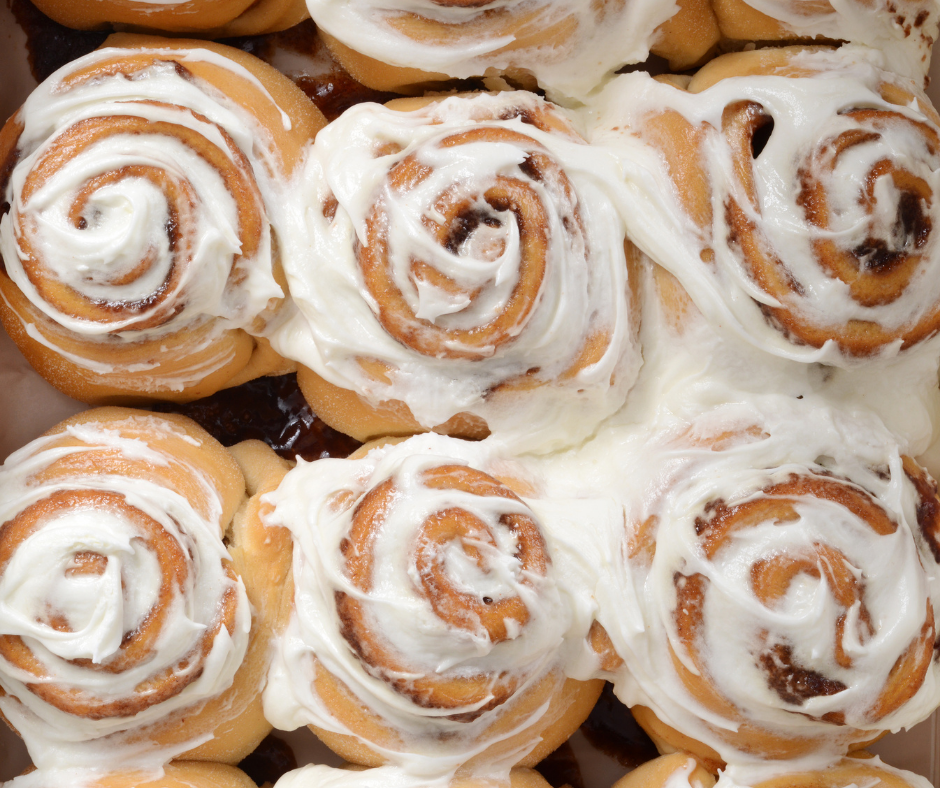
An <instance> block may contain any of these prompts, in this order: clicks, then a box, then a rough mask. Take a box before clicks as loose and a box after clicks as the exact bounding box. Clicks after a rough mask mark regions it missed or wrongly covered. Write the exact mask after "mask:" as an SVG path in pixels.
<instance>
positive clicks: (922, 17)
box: [745, 0, 940, 79]
mask: <svg viewBox="0 0 940 788" xmlns="http://www.w3.org/2000/svg"><path fill="white" fill-rule="evenodd" d="M745 1H746V3H747V5H749V6H751V7H752V8H754V9H755V10H757V11H760V12H761V13H763V14H766V15H767V16H769V17H771V18H772V19H776V20H778V21H780V22H782V23H783V24H784V25H785V26H786V28H787V29H788V30H791V31H793V32H794V33H796V34H797V35H799V36H802V37H806V38H816V37H820V38H826V39H830V40H832V41H851V42H852V43H854V44H864V45H866V46H869V47H871V48H872V49H877V50H879V51H881V52H883V53H884V54H885V57H886V60H887V63H888V67H889V69H890V70H891V71H895V72H897V73H899V74H905V75H907V76H909V77H911V78H912V79H921V78H923V77H925V76H926V74H927V70H928V68H929V66H930V50H931V47H932V46H933V42H934V41H936V40H937V26H938V23H940V9H938V7H937V3H936V2H935V0H902V1H901V2H882V1H879V2H874V3H872V2H860V1H859V0H828V1H827V2H824V3H805V2H801V0H745Z"/></svg>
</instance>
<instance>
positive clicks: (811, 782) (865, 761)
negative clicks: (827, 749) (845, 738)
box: [717, 753, 931, 788]
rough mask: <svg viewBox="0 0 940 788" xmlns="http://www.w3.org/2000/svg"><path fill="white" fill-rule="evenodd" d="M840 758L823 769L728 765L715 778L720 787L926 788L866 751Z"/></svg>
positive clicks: (926, 782)
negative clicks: (784, 768) (783, 768)
mask: <svg viewBox="0 0 940 788" xmlns="http://www.w3.org/2000/svg"><path fill="white" fill-rule="evenodd" d="M857 755H859V756H862V757H852V758H843V759H842V760H841V761H838V762H837V763H835V764H832V765H830V766H828V767H827V768H826V769H818V770H807V771H802V770H800V771H782V770H780V769H779V768H775V767H774V766H765V767H756V768H750V769H742V768H736V767H733V766H732V767H730V768H728V769H727V770H726V771H725V772H724V773H723V774H722V775H721V777H720V778H719V780H718V783H717V785H719V786H721V788H741V787H742V786H748V788H810V787H811V786H812V788H849V786H853V785H855V786H859V785H869V786H871V787H872V788H929V786H930V785H931V783H930V781H929V780H927V779H926V778H924V777H921V776H920V775H917V774H914V773H913V772H909V771H906V770H904V769H895V768H894V767H892V766H889V765H888V764H886V763H883V762H882V761H881V759H880V758H877V757H871V756H870V755H869V754H868V753H858V754H857Z"/></svg>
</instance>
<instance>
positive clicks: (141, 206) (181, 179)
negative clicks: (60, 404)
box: [0, 49, 293, 390]
mask: <svg viewBox="0 0 940 788" xmlns="http://www.w3.org/2000/svg"><path fill="white" fill-rule="evenodd" d="M122 51H123V50H117V49H105V50H99V51H96V52H93V53H91V54H90V55H87V56H85V57H84V58H81V59H80V60H78V61H75V62H74V63H72V64H69V66H67V67H65V68H64V69H62V70H60V71H59V72H57V73H56V74H54V75H53V76H52V77H50V78H49V79H48V80H47V81H46V82H44V83H43V84H42V85H41V86H40V87H39V88H37V89H36V90H35V91H34V92H33V93H32V95H31V96H30V98H29V99H28V100H27V102H26V104H25V105H24V107H23V109H22V110H21V112H20V115H19V117H20V119H21V120H22V122H23V124H24V128H23V132H22V134H21V136H20V139H19V147H18V150H19V151H20V161H19V162H18V163H17V166H16V167H15V169H14V170H13V173H12V175H11V179H10V185H9V186H8V191H7V195H6V199H7V200H9V202H10V203H11V210H10V212H9V213H8V214H7V215H5V216H4V217H3V219H2V220H0V251H2V253H3V259H4V263H5V266H6V270H7V273H8V275H9V276H10V278H11V279H12V280H13V281H14V282H15V283H16V284H17V286H18V287H19V288H20V289H21V290H22V291H23V293H24V294H25V295H26V296H27V298H29V300H30V301H31V302H32V303H33V305H34V306H36V307H37V308H38V309H39V310H41V311H42V312H43V313H44V314H46V315H47V316H48V317H49V318H50V319H51V320H53V321H54V322H55V323H56V324H58V325H59V326H62V327H63V328H64V329H66V330H67V331H68V332H71V333H72V334H74V335H76V336H79V337H83V338H85V339H86V340H91V341H98V342H105V341H109V342H118V343H121V342H123V343H128V342H140V341H142V340H154V339H159V338H160V337H163V336H168V335H170V334H172V333H174V332H177V331H179V330H181V329H183V328H186V327H189V326H192V325H197V324H199V323H202V322H204V321H205V320H206V319H207V318H217V320H216V322H215V327H214V328H213V329H212V331H210V332H209V334H210V336H208V337H207V338H206V342H207V343H213V342H215V341H216V340H217V339H218V338H219V336H220V335H221V333H222V332H223V331H225V330H228V329H232V328H243V329H252V330H257V327H256V326H255V327H253V324H254V323H255V322H256V320H257V318H258V316H259V315H264V314H265V310H266V308H267V307H268V304H269V301H270V300H271V299H278V298H280V297H282V296H283V295H284V294H283V292H282V290H281V288H280V287H279V286H278V284H277V283H276V282H275V280H274V277H273V274H272V232H271V231H272V228H273V231H274V233H276V234H277V236H278V242H279V247H280V250H281V253H285V250H289V249H290V248H292V247H291V237H292V233H291V227H292V226H293V225H292V223H291V222H290V219H289V213H290V212H289V209H288V208H287V207H286V206H285V204H284V203H285V199H284V194H285V193H286V191H287V189H288V188H289V183H287V182H286V181H287V176H286V174H284V173H281V172H280V169H281V168H280V166H279V165H278V163H277V160H276V158H275V156H274V154H272V153H271V152H269V150H268V148H269V147H270V140H269V137H270V135H269V133H268V132H267V131H265V130H264V129H263V128H262V127H261V126H260V124H259V123H258V121H257V120H255V119H253V118H251V117H249V115H248V113H247V112H246V111H245V110H244V109H242V108H240V107H239V106H238V105H236V104H235V103H234V102H232V101H230V100H228V99H226V98H225V97H224V96H222V95H221V94H220V93H219V91H218V90H217V89H215V88H213V87H211V86H209V85H206V84H203V83H201V82H200V81H199V80H196V79H192V78H188V77H186V76H183V75H181V73H179V72H178V71H177V68H178V66H177V63H180V64H185V63H187V62H197V61H204V62H209V63H211V64H212V65H214V66H218V67H220V68H225V69H226V70H228V71H229V72H231V73H232V74H233V76H236V77H237V78H238V79H240V80H242V81H244V82H245V83H247V84H248V85H250V89H252V90H254V91H256V92H259V93H261V95H262V96H264V97H266V98H267V99H268V100H269V101H270V103H271V105H272V109H273V110H276V111H278V112H279V113H280V114H281V117H282V119H283V123H284V126H285V128H289V127H290V121H289V119H287V116H286V115H285V114H284V112H283V110H281V109H280V108H279V107H277V105H276V104H275V103H274V100H273V98H271V96H270V94H268V92H267V90H266V89H265V88H264V87H263V86H262V85H261V84H260V83H259V82H258V80H257V78H255V77H254V76H253V75H252V74H250V73H249V72H248V71H246V70H245V69H244V68H243V67H242V66H240V65H238V64H236V63H234V62H233V61H230V60H228V59H227V58H224V57H222V56H221V55H217V54H215V53H213V52H209V51H207V50H182V51H174V50H146V51H148V52H154V53H155V54H157V55H158V56H160V59H158V60H157V61H156V62H155V63H154V64H153V65H152V66H150V67H148V68H146V69H145V70H144V73H142V74H135V75H133V76H131V77H126V76H124V75H123V74H118V75H116V76H110V77H101V78H98V79H94V80H90V81H89V80H86V81H83V82H81V83H80V84H78V85H75V86H71V87H69V86H66V85H64V84H63V81H64V80H67V79H68V77H69V75H70V74H71V73H73V72H74V71H76V70H78V69H81V68H89V67H92V66H93V65H94V64H95V63H100V62H103V61H107V60H109V59H113V58H115V57H119V56H120V54H121V53H122ZM184 67H185V65H184ZM110 116H123V117H134V118H141V119H144V120H145V121H147V122H148V123H153V124H156V123H165V124H169V125H170V126H173V127H178V128H182V129H187V130H191V131H192V132H194V133H196V134H197V135H199V136H200V137H202V138H203V139H204V140H205V141H206V142H207V143H209V144H210V145H212V146H214V148H215V149H216V150H217V151H218V153H219V154H220V155H221V156H222V157H224V158H225V159H227V160H228V161H230V162H232V164H233V165H234V166H236V167H242V166H245V165H247V167H248V170H249V180H248V183H249V184H251V183H255V184H256V186H250V188H251V189H254V188H257V190H258V191H257V200H258V203H257V210H258V212H259V213H260V214H261V215H262V216H263V217H265V218H266V220H267V221H266V222H263V230H262V238H261V243H260V247H259V248H258V250H257V252H256V254H254V255H253V256H252V258H251V259H245V258H242V257H240V255H241V252H242V247H241V240H240V237H239V218H238V215H237V213H236V206H235V202H234V199H233V196H232V194H231V193H230V192H229V190H228V189H227V188H226V186H225V183H224V181H223V179H222V177H221V176H220V175H219V173H218V172H217V171H216V169H215V168H214V167H212V166H211V165H210V164H209V162H208V160H207V159H206V158H204V157H203V156H202V155H200V154H198V153H197V152H196V151H195V150H194V149H193V148H190V147H189V146H188V145H187V144H185V143H183V142H181V141H179V140H177V139H175V138H173V137H170V136H169V135H162V134H158V133H153V134H147V133H134V134H116V135H108V136H107V137H105V138H103V139H101V140H100V141H98V142H95V143H92V144H90V145H88V146H87V147H84V148H83V149H82V150H81V152H80V154H79V155H77V156H73V157H71V158H69V159H68V160H66V161H65V162H63V165H62V166H61V167H60V168H59V169H58V170H57V171H56V172H55V173H54V174H52V175H51V177H49V178H48V179H47V180H46V181H45V182H44V183H42V185H41V186H40V187H39V188H38V189H37V190H36V191H34V192H33V194H32V195H31V197H30V198H29V199H28V200H25V201H24V200H23V198H22V196H21V187H22V185H23V183H24V182H25V180H26V178H27V177H28V176H29V173H30V171H31V170H32V168H33V167H34V165H35V163H36V162H38V161H39V160H41V158H42V157H43V156H44V155H45V154H46V153H47V152H48V151H49V150H50V149H51V147H52V146H54V145H55V144H56V143H57V141H58V140H59V138H60V137H61V136H62V135H63V134H66V133H69V130H70V129H74V128H76V126H78V127H79V128H80V127H81V125H82V124H83V123H84V124H87V123H94V122H95V119H97V118H108V117H110ZM243 156H244V157H247V158H242V157H243ZM123 168H141V169H140V170H138V171H139V172H141V174H139V175H134V174H131V175H128V176H124V177H119V178H115V179H114V180H112V181H111V182H110V183H107V184H105V185H103V186H101V187H100V188H97V189H96V190H95V191H94V193H93V194H92V196H91V198H90V199H89V200H88V202H87V204H86V205H85V207H84V209H83V210H82V211H81V218H82V219H83V223H82V224H83V229H79V228H78V227H76V226H75V222H74V219H70V215H69V212H70V210H72V209H73V205H74V201H75V198H76V195H77V194H78V192H79V190H80V189H81V188H82V187H83V186H84V185H85V184H87V183H88V182H89V181H92V180H93V179H95V178H100V177H107V176H108V174H109V173H118V172H120V171H121V170H122V169H123ZM147 170H149V171H155V172H158V173H160V175H161V176H162V177H165V178H167V179H168V180H169V181H170V182H171V183H174V184H177V187H178V188H184V189H186V188H189V189H192V192H191V195H190V196H189V197H186V192H185V191H184V192H182V194H183V199H182V200H181V201H180V203H179V205H178V209H179V212H178V214H177V215H176V216H175V217H172V216H171V214H170V213H169V210H170V203H169V201H168V198H167V197H166V195H165V194H164V193H163V191H162V190H161V189H160V188H159V187H158V186H157V185H156V184H155V183H154V182H152V181H151V180H149V179H148V178H147V177H146V175H145V174H144V173H145V171H147ZM131 172H133V169H131ZM181 184H182V185H183V186H182V187H180V185H181ZM171 218H174V219H175V221H176V224H177V225H178V226H179V227H180V228H181V231H182V235H183V237H184V238H185V237H189V238H191V239H192V240H191V241H182V242H180V243H179V244H178V246H177V250H176V254H174V253H173V250H171V249H170V246H169V241H168V238H169V236H168V234H167V228H166V225H167V222H168V221H169V220H170V219H171ZM21 228H28V229H27V230H23V229H21ZM23 232H29V234H30V242H31V243H32V244H33V245H34V246H35V248H36V250H37V254H38V255H39V257H40V258H41V259H42V260H44V263H43V264H44V265H45V266H47V268H48V270H49V271H50V272H51V274H52V275H53V277H54V279H55V280H56V281H57V282H59V283H61V284H62V285H64V286H66V287H68V288H69V289H71V290H73V291H75V292H77V293H79V294H81V295H82V297H83V298H87V299H90V300H93V301H98V302H107V301H138V302H140V303H141V304H142V307H141V308H140V309H136V310H134V311H133V312H132V313H123V314H120V315H119V316H117V317H115V318H112V319H109V320H106V321H103V322H99V321H95V320H89V319H85V318H80V317H76V316H74V315H71V314H65V313H63V312H61V311H59V310H58V309H57V308H56V307H55V306H54V305H53V304H51V303H49V302H47V301H46V300H44V298H43V297H42V295H41V294H40V293H39V292H38V291H37V290H36V288H35V287H34V286H33V283H32V282H31V280H30V279H29V278H28V277H27V275H26V272H25V270H24V268H23V266H22V264H23V261H24V255H25V252H24V250H23V248H22V247H21V245H20V244H21V241H22V240H23V236H22V233H23ZM187 254H188V255H189V257H190V258H191V259H190V260H189V263H188V264H184V258H185V257H186V256H187ZM141 260H149V265H148V266H144V267H143V270H142V271H141V270H138V268H139V267H140V261H141ZM171 273H173V274H174V275H178V276H179V278H178V279H176V280H175V281H173V280H171V279H170V274H171ZM168 281H170V282H171V284H170V287H171V291H170V292H169V293H164V292H163V291H164V289H165V288H166V286H167V285H166V284H165V283H166V282H168ZM154 294H157V295H159V296H160V298H159V299H157V300H156V301H154V300H153V295H154ZM267 317H268V319H269V318H270V315H268V316H267ZM145 321H151V322H155V323H156V325H153V326H149V327H146V326H145V327H142V328H141V327H140V326H141V325H142V324H144V323H145ZM51 342H52V340H50V339H49V338H48V334H47V335H46V341H45V342H44V344H50V343H51ZM70 358H71V360H73V361H74V362H75V363H78V364H79V366H82V367H84V368H86V369H90V370H92V371H94V370H95V367H96V362H94V361H88V360H84V361H83V360H82V359H81V358H80V357H79V356H76V355H75V354H71V355H70ZM224 358H225V357H222V358H216V357H213V358H212V359H210V362H211V363H222V362H223V361H224ZM109 366H110V369H108V370H105V371H107V372H111V371H114V370H115V369H118V368H119V367H118V365H117V364H114V365H109ZM214 368H217V367H210V369H207V367H206V364H205V363H204V364H203V365H202V366H201V367H200V369H199V370H195V371H193V373H192V374H187V372H188V371H187V370H185V369H184V370H183V371H182V372H181V373H180V374H179V375H178V376H177V378H176V379H160V378H159V377H158V378H157V379H156V385H157V387H158V388H163V389H170V390H179V389H182V388H183V387H185V386H186V385H187V384H190V385H191V384H192V383H193V382H196V381H198V380H200V379H202V378H203V377H205V375H206V374H207V373H208V371H211V369H214ZM124 371H125V372H127V373H132V372H133V370H124ZM131 385H134V384H131Z"/></svg>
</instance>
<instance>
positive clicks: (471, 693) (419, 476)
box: [264, 435, 602, 779]
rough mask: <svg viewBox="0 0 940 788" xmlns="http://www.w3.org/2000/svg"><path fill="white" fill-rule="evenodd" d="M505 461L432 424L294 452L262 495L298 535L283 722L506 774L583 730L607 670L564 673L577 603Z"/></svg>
mask: <svg viewBox="0 0 940 788" xmlns="http://www.w3.org/2000/svg"><path fill="white" fill-rule="evenodd" d="M500 465H501V463H500V462H499V461H498V458H497V457H495V456H492V455H491V454H490V451H489V450H487V449H484V448H483V447H482V446H481V445H479V444H473V443H467V442H464V441H459V440H456V439H453V438H446V437H442V436H437V435H423V436H416V437H413V438H411V439H409V440H407V441H404V442H400V441H399V442H396V441H392V442H391V443H388V444H385V445H383V446H381V447H377V448H372V450H371V451H369V447H363V449H362V450H360V452H358V453H357V454H356V455H353V457H352V458H350V459H349V460H320V461H318V462H316V463H313V464H309V463H304V462H300V464H299V465H298V466H297V467H296V468H295V469H293V470H292V471H290V472H289V473H288V474H287V475H286V476H285V478H284V480H283V482H282V483H281V484H280V486H279V487H278V488H277V490H276V492H274V493H273V494H271V495H269V496H267V497H266V498H265V502H266V503H267V504H268V505H270V506H272V507H273V510H272V511H270V512H268V513H267V514H265V515H264V520H265V522H267V523H268V525H269V526H272V527H282V528H287V529H289V530H290V532H291V533H292V535H293V538H294V561H293V599H292V603H293V604H292V610H291V611H290V612H289V617H288V619H287V621H286V622H285V623H284V626H283V630H282V631H281V632H280V634H279V635H278V637H277V642H276V649H277V655H276V656H275V659H274V663H273V665H272V668H271V671H270V673H269V675H268V684H267V687H266V688H265V692H264V702H265V713H266V715H267V717H268V719H270V720H271V721H272V722H273V723H274V725H275V727H278V728H287V729H290V728H294V727H297V726H298V725H301V724H308V725H309V726H310V727H311V728H312V729H313V731H314V732H315V733H316V734H317V735H318V736H319V737H320V738H321V739H322V740H323V741H324V742H325V743H326V744H327V745H328V746H329V747H331V748H332V749H333V750H335V751H336V752H337V753H339V754H340V755H341V756H342V757H344V758H345V759H347V760H349V761H353V762H356V763H361V764H364V765H369V766H376V765H380V764H382V763H385V762H389V763H391V764H392V765H394V766H397V767H399V768H403V769H404V770H405V772H406V773H408V774H409V775H411V776H413V777H422V778H424V779H430V778H434V779H443V778H448V779H449V778H451V777H453V776H454V774H455V773H456V772H457V770H458V769H460V770H461V774H467V775H473V774H476V773H478V772H480V771H482V772H484V773H486V774H488V775H499V774H508V772H509V769H510V767H512V766H513V765H517V764H521V765H525V766H530V765H533V764H535V763H537V762H538V761H539V760H540V759H541V758H542V757H544V756H545V755H547V754H548V753H549V752H551V751H552V750H554V749H555V748H556V747H557V746H558V745H560V744H561V743H562V742H563V741H564V740H565V739H567V738H568V736H570V735H571V734H572V733H573V732H574V731H575V730H576V729H577V727H578V726H579V725H580V724H581V722H582V721H583V720H584V718H585V717H586V716H587V714H588V713H589V712H590V709H591V707H592V706H593V704H594V702H595V701H596V700H597V697H598V695H599V693H600V689H601V684H602V682H599V681H575V680H573V679H566V677H565V674H564V670H563V668H564V665H563V662H564V659H563V657H564V654H565V647H566V642H567V640H568V639H571V638H572V637H576V636H577V634H575V635H572V634H571V633H572V632H576V629H577V627H576V626H575V622H574V616H573V613H572V610H571V609H570V607H569V605H568V603H567V602H566V598H565V596H564V594H563V593H562V591H561V590H560V586H559V581H558V578H557V577H556V575H555V573H554V570H553V565H552V559H551V555H550V551H549V545H548V542H547V541H546V538H545V536H544V534H543V531H542V529H541V527H540V524H539V522H538V520H537V519H536V517H535V515H534V513H533V512H532V510H531V509H530V508H529V507H528V506H527V505H526V503H525V502H524V501H523V500H522V499H521V498H520V497H519V495H518V494H517V493H516V492H514V490H513V487H514V486H515V487H516V488H517V489H518V488H519V482H518V480H515V479H513V478H508V477H506V476H504V474H501V473H500V474H499V475H500V478H497V477H496V476H494V475H492V474H493V473H499V468H500ZM582 636H583V633H582Z"/></svg>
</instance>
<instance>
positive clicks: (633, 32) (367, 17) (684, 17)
mask: <svg viewBox="0 0 940 788" xmlns="http://www.w3.org/2000/svg"><path fill="white" fill-rule="evenodd" d="M307 6H308V7H309V9H310V14H311V16H312V17H313V19H314V21H315V22H316V23H317V27H318V28H319V30H320V33H321V36H322V38H323V39H324V41H325V42H326V44H327V46H329V48H330V50H331V51H332V52H333V54H334V55H335V56H336V58H337V60H339V61H340V63H342V64H343V66H344V67H345V68H346V69H347V70H349V72H350V73H351V74H352V75H353V77H355V78H356V79H357V80H358V81H359V82H361V83H363V84H364V85H367V86H369V87H372V88H378V89H380V90H398V91H405V92H408V91H409V90H414V89H416V88H418V87H420V86H421V85H422V84H424V83H428V82H439V81H442V80H447V79H449V78H453V77H459V78H466V77H483V76H494V75H506V76H509V77H510V78H512V79H515V80H517V81H519V82H521V83H522V84H528V85H529V86H530V87H531V86H532V80H533V78H534V80H535V81H537V83H538V84H539V85H541V86H542V87H543V88H546V89H548V90H550V91H556V92H558V93H560V94H562V95H567V96H572V97H578V96H584V95H587V94H588V93H589V92H590V91H591V90H593V89H594V88H595V87H596V86H597V85H598V84H599V83H600V82H602V81H603V79H604V78H605V77H606V76H608V75H609V74H611V73H613V72H614V71H616V70H617V69H618V68H620V67H621V66H623V65H626V64H628V63H639V62H642V61H644V60H646V58H647V56H648V54H649V53H650V52H652V53H653V54H657V55H661V56H663V57H666V58H669V60H670V62H671V65H672V66H673V67H674V68H677V69H684V68H690V67H691V66H694V65H695V64H697V63H698V62H700V61H702V60H703V59H704V58H705V56H706V55H707V54H708V53H709V52H710V50H711V49H712V48H713V47H714V46H715V45H716V44H717V43H718V37H719V34H718V25H717V22H716V20H715V17H714V14H713V13H712V9H711V8H710V6H709V4H708V3H707V2H702V0H682V2H679V3H678V4H677V5H668V4H663V3H656V2H650V1H649V0H601V2H587V1H586V0H581V1H579V2H570V1H569V2H560V1H559V0H525V1H522V0H484V1H483V2H469V3H468V2H464V1H463V0H418V2H401V0H392V1H391V2H390V1H389V0H372V1H371V2H362V3H357V2H349V0H341V2H331V1H330V0H308V2H307Z"/></svg>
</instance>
